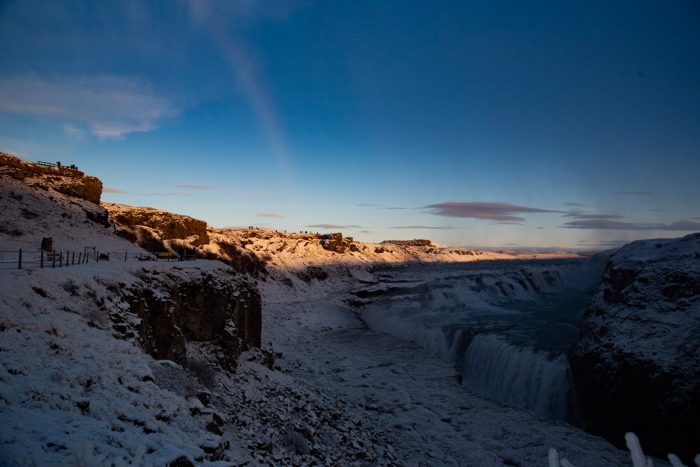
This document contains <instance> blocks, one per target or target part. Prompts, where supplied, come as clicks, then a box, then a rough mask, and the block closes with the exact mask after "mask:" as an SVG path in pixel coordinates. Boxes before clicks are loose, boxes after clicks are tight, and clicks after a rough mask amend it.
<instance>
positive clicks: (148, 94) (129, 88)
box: [0, 74, 176, 138]
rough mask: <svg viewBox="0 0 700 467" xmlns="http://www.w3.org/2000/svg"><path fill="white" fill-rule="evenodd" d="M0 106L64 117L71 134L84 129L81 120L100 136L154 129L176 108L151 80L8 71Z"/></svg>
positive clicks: (11, 110)
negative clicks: (156, 91)
mask: <svg viewBox="0 0 700 467" xmlns="http://www.w3.org/2000/svg"><path fill="white" fill-rule="evenodd" d="M0 111H1V112H7V113H14V114H22V115H32V116H35V117H46V118H53V119H58V120H61V121H63V122H64V133H65V134H66V136H68V137H76V136H77V135H79V134H80V132H81V131H83V129H82V128H80V127H79V126H77V125H82V126H85V127H87V129H89V131H90V132H91V133H92V134H94V135H96V136H98V137H99V138H119V137H121V136H123V135H125V134H128V133H134V132H148V131H153V130H155V129H156V128H157V124H158V123H159V122H160V121H161V120H163V119H164V118H167V117H171V116H173V115H175V114H176V110H175V109H174V107H173V105H172V103H171V102H169V101H168V100H167V99H165V98H164V97H161V96H159V95H157V94H156V93H155V92H154V91H153V90H152V87H151V86H150V84H149V83H147V82H144V81H140V80H135V79H132V78H126V77H123V76H113V75H100V76H61V77H56V78H54V77H52V78H44V77H40V76H38V75H35V74H29V75H10V76H5V77H2V78H0ZM65 122H68V125H66V124H65Z"/></svg>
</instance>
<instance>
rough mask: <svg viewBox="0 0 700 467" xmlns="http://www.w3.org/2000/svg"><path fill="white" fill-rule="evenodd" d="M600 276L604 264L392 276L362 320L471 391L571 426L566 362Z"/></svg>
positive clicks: (441, 269) (501, 265)
mask: <svg viewBox="0 0 700 467" xmlns="http://www.w3.org/2000/svg"><path fill="white" fill-rule="evenodd" d="M600 272H601V265H600V264H599V263H598V262H592V261H561V260H559V261H533V262H523V261H519V262H498V263H487V264H485V263H481V264H478V263H476V264H475V263H472V264H468V265H447V266H445V265H442V266H430V267H427V268H425V267H424V268H419V267H411V268H407V269H403V270H398V271H387V272H386V274H385V275H384V280H383V283H382V284H381V285H380V286H379V287H378V288H377V290H375V291H371V292H370V293H366V295H368V296H371V297H372V298H371V300H372V302H371V303H370V304H369V305H367V306H366V307H365V308H364V309H363V311H362V317H363V319H364V320H365V321H366V322H367V324H368V325H369V326H370V327H371V328H373V329H375V330H378V331H381V332H386V333H388V334H392V335H395V336H397V337H400V338H403V339H407V340H411V341H413V342H416V343H418V344H419V345H421V346H423V347H424V348H426V349H427V350H428V351H430V352H431V353H433V354H435V355H438V356H440V357H442V358H446V359H449V360H450V361H452V362H453V363H454V364H455V368H456V369H457V371H458V372H459V373H460V374H462V376H463V379H462V380H463V384H464V386H465V387H466V388H467V389H469V390H470V391H473V392H475V393H477V394H479V395H482V396H484V397H487V398H490V399H493V400H496V401H499V402H502V403H503V404H506V405H509V406H513V407H520V408H525V409H528V410H530V411H532V412H534V413H537V414H538V415H541V416H543V417H547V418H551V419H556V420H565V419H567V417H568V414H569V412H570V410H569V405H570V398H571V378H570V373H569V365H568V362H567V359H566V353H567V352H568V350H569V349H570V348H571V346H572V345H573V344H574V343H575V341H576V339H577V337H578V323H579V322H580V320H581V318H582V316H583V312H584V310H585V307H586V305H587V303H588V300H589V299H590V295H591V291H592V289H593V286H594V285H595V284H596V279H597V278H599V276H600ZM380 291H381V292H382V293H380ZM360 295H362V294H360Z"/></svg>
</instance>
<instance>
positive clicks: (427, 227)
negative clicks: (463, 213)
mask: <svg viewBox="0 0 700 467" xmlns="http://www.w3.org/2000/svg"><path fill="white" fill-rule="evenodd" d="M391 228H392V229H429V230H449V229H452V227H437V226H434V225H399V226H396V227H391Z"/></svg>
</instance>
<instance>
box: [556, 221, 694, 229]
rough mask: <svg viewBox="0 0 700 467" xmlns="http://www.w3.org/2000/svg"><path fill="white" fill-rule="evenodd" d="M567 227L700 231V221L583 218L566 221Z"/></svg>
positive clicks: (565, 226) (565, 225)
mask: <svg viewBox="0 0 700 467" xmlns="http://www.w3.org/2000/svg"><path fill="white" fill-rule="evenodd" d="M562 227H564V228H566V229H595V230H670V231H678V232H681V231H700V222H694V221H690V220H680V221H676V222H671V223H670V224H653V223H636V222H622V221H614V220H609V219H583V220H575V221H571V222H565V223H564V224H563V225H562Z"/></svg>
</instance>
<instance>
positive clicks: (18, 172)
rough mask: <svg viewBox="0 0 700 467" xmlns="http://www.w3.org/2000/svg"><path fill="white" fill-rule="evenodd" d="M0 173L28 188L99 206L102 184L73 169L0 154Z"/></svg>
mask: <svg viewBox="0 0 700 467" xmlns="http://www.w3.org/2000/svg"><path fill="white" fill-rule="evenodd" d="M0 173H1V174H3V175H8V176H10V177H12V178H14V179H15V180H19V181H21V182H22V183H24V184H26V185H29V186H34V187H37V188H41V189H43V190H48V189H49V188H51V189H53V190H55V191H57V192H59V193H63V194H64V195H68V196H73V197H75V198H80V199H84V200H86V201H90V202H91V203H95V204H98V205H99V204H100V196H102V182H101V181H100V180H99V179H98V178H96V177H89V176H87V175H85V174H84V173H83V172H81V171H80V170H77V169H74V168H69V167H60V166H57V167H48V166H43V165H40V164H36V163H32V162H27V161H24V160H22V159H19V158H17V157H14V156H12V155H10V154H6V153H3V152H0Z"/></svg>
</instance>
